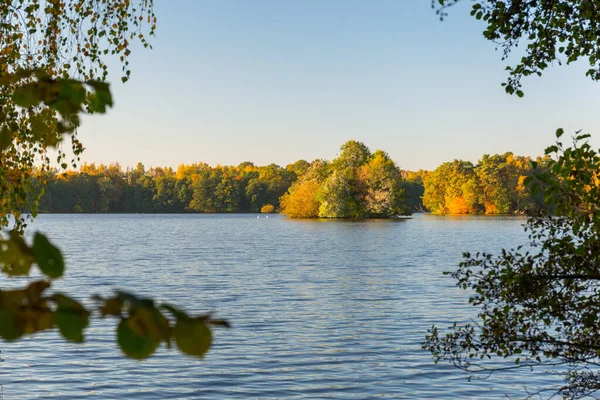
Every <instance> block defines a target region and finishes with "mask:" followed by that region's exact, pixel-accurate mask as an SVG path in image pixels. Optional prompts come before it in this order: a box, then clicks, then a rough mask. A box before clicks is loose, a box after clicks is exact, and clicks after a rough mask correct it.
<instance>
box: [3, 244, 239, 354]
mask: <svg viewBox="0 0 600 400" xmlns="http://www.w3.org/2000/svg"><path fill="white" fill-rule="evenodd" d="M34 263H35V264H37V265H38V267H39V269H40V270H41V272H42V273H43V274H44V275H46V276H47V278H48V279H47V280H37V281H34V282H31V283H30V284H29V285H28V286H27V287H25V288H24V289H14V290H0V337H1V338H3V339H5V340H8V341H11V340H16V339H19V338H20V337H21V336H23V335H28V334H34V333H36V332H40V331H45V330H50V329H53V328H55V327H56V328H58V330H59V331H60V333H61V335H62V336H63V337H64V338H65V339H66V340H68V341H70V342H77V343H79V342H83V341H84V336H83V331H84V329H85V328H86V327H87V326H88V325H89V320H90V317H91V316H92V315H93V312H94V311H96V312H97V313H98V314H99V315H100V316H101V317H103V318H104V317H106V316H113V317H116V318H117V319H118V320H119V324H118V327H117V342H118V344H119V347H120V348H121V350H122V351H123V353H124V354H125V355H127V356H128V357H131V358H136V359H143V358H146V357H148V356H150V355H151V354H152V353H153V352H154V351H155V350H156V348H157V347H158V346H159V344H160V343H161V342H164V343H165V344H166V346H167V347H168V348H170V347H171V341H172V340H173V339H174V340H175V342H176V344H177V347H178V348H179V349H180V350H181V351H182V352H184V353H186V354H189V355H192V356H198V357H201V356H203V355H204V354H205V353H206V351H208V349H209V347H210V345H211V342H212V332H211V330H210V326H225V327H228V326H229V324H228V323H227V322H226V321H223V320H217V319H213V318H212V317H211V315H210V314H207V315H200V316H197V317H191V316H189V315H188V314H186V313H185V312H183V311H181V310H179V309H177V308H176V307H174V306H172V305H169V304H160V305H156V304H155V302H154V301H153V300H151V299H143V298H140V297H136V296H134V295H133V294H131V293H127V292H122V291H117V292H116V293H115V295H114V296H112V297H108V298H103V297H100V296H95V297H94V300H95V303H96V304H97V308H96V309H95V310H94V311H93V310H89V309H87V308H86V307H84V306H83V305H82V304H81V303H80V302H79V301H77V300H75V299H73V298H71V297H69V296H67V295H66V294H63V293H52V294H49V293H48V289H49V288H50V287H51V285H52V279H56V278H60V277H61V276H62V275H63V272H64V268H65V266H64V261H63V258H62V255H61V253H60V251H59V250H58V249H57V248H56V247H55V246H54V245H52V244H51V243H50V242H49V241H48V239H47V238H46V237H45V236H44V235H42V234H40V233H36V234H35V237H34V240H33V245H32V246H31V247H29V246H28V245H27V244H26V243H25V242H24V241H23V238H22V237H21V236H19V235H18V234H15V233H12V234H11V237H10V238H9V239H7V240H2V241H0V267H1V268H2V272H4V273H6V274H7V275H9V276H20V275H25V276H26V275H28V274H29V272H30V271H31V267H32V265H33V264H34ZM163 311H167V312H168V313H169V314H170V317H171V318H167V317H166V316H165V314H164V313H163ZM173 321H174V323H173Z"/></svg>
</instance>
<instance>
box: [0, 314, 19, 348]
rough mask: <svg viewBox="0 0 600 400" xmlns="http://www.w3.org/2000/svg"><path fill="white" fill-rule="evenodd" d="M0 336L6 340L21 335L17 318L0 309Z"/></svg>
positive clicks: (14, 338)
mask: <svg viewBox="0 0 600 400" xmlns="http://www.w3.org/2000/svg"><path fill="white" fill-rule="evenodd" d="M0 337H1V338H2V339H4V340H7V341H11V340H16V339H18V338H20V337H21V331H20V330H19V328H18V327H17V319H16V318H15V316H14V315H13V314H11V313H9V312H8V311H5V310H0Z"/></svg>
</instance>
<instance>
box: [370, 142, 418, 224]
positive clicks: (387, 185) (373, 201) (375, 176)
mask: <svg viewBox="0 0 600 400" xmlns="http://www.w3.org/2000/svg"><path fill="white" fill-rule="evenodd" d="M360 180H361V181H362V182H363V186H364V187H366V193H365V202H366V213H367V216H368V217H370V218H389V217H393V216H395V215H400V214H405V213H408V209H407V206H406V204H405V196H404V189H403V187H402V177H401V173H400V169H399V168H398V166H396V163H394V161H392V160H391V159H390V157H389V156H388V154H387V153H386V152H384V151H382V150H377V151H376V152H375V153H373V155H372V156H371V158H370V159H369V162H368V163H366V164H365V165H363V166H362V168H361V171H360Z"/></svg>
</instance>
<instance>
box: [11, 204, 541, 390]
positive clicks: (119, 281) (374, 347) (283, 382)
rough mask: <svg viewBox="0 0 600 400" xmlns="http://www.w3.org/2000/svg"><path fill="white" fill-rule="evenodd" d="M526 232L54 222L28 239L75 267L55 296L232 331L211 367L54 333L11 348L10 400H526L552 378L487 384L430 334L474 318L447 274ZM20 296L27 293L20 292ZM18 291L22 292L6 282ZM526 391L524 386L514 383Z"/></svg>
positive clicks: (51, 218) (275, 220)
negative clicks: (135, 304) (168, 306)
mask: <svg viewBox="0 0 600 400" xmlns="http://www.w3.org/2000/svg"><path fill="white" fill-rule="evenodd" d="M523 222H524V220H523V219H516V218H488V217H484V218H477V217H475V218H474V217H432V216H423V215H417V216H415V218H413V219H410V220H394V221H389V220H388V221H383V220H367V221H354V222H352V223H346V222H339V221H322V220H289V219H286V218H280V217H278V216H270V217H269V218H268V219H267V218H264V216H261V218H256V215H42V216H41V217H39V219H38V220H37V221H36V222H35V223H34V224H33V226H32V230H35V229H39V230H42V231H44V232H46V233H47V234H48V235H49V236H50V238H52V239H53V240H54V241H55V242H56V243H58V244H60V245H61V247H62V249H63V251H64V253H65V255H66V258H67V262H68V268H67V277H66V278H65V279H63V280H61V281H60V282H58V283H57V285H56V286H57V287H58V289H66V290H72V291H75V290H77V291H78V292H79V293H89V295H91V294H93V293H101V294H103V293H108V292H109V291H110V290H111V289H114V288H121V289H125V290H131V291H134V292H135V293H138V294H140V295H148V296H152V297H154V298H157V299H159V300H163V301H169V302H173V303H176V304H179V305H181V306H183V307H185V308H187V309H188V310H189V311H191V312H205V311H216V312H217V315H218V316H220V317H224V318H227V319H228V320H230V321H231V322H232V324H233V329H232V330H229V331H217V334H216V341H215V342H216V343H215V345H214V347H213V349H212V350H211V351H210V353H209V354H208V356H207V357H206V358H204V359H203V360H196V359H192V358H188V357H186V356H184V355H181V354H179V353H177V352H176V351H175V350H171V351H167V350H165V349H161V350H160V351H158V353H157V354H156V355H155V356H153V357H152V358H150V359H148V360H146V361H143V362H137V361H132V360H126V359H124V358H123V357H122V356H121V354H120V353H119V350H118V349H117V348H116V344H115V338H114V336H115V335H114V321H111V320H106V321H94V324H93V326H92V328H91V329H89V330H88V333H87V342H86V343H85V344H84V345H74V344H67V343H64V342H63V341H62V340H60V338H59V337H58V335H57V334H56V333H55V332H49V333H44V334H42V335H39V336H37V337H35V338H34V339H31V338H28V339H25V340H21V341H19V342H16V343H10V344H2V345H1V346H2V350H3V357H4V358H5V362H4V363H2V364H0V371H1V374H0V384H2V385H3V386H4V392H5V396H6V398H7V399H15V398H23V399H29V398H36V397H39V398H44V399H76V398H84V397H85V398H88V397H92V398H94V397H95V398H99V399H100V398H102V399H106V398H115V399H121V398H128V399H129V398H130V399H171V398H202V399H213V398H224V399H235V398H244V399H255V398H260V399H279V398H286V399H315V398H323V399H327V398H336V399H366V398H374V397H383V398H388V397H389V398H410V399H416V398H419V399H443V398H446V399H456V398H490V399H492V398H494V399H497V398H501V397H503V394H504V393H508V394H511V395H512V396H518V395H522V394H523V392H522V391H521V386H522V385H520V384H518V382H521V383H527V384H528V385H530V386H532V387H533V388H535V386H536V385H539V384H542V383H543V379H549V378H548V377H544V376H542V375H531V376H524V377H519V376H514V375H513V376H510V375H503V376H501V377H498V378H497V379H488V380H477V381H476V382H471V383H468V382H467V381H466V377H465V376H464V375H463V374H461V373H460V372H459V371H458V370H455V369H454V368H452V367H451V366H448V365H435V364H433V362H432V360H431V357H430V356H429V354H428V353H426V352H423V351H422V350H420V342H421V341H422V340H423V337H424V335H425V332H426V331H427V329H428V328H429V327H430V326H431V325H432V324H445V323H449V322H450V321H453V320H467V319H469V318H470V317H471V316H473V310H471V309H469V307H467V306H466V305H465V304H466V302H465V299H466V293H465V292H463V291H460V290H458V289H456V288H455V287H454V286H453V282H452V280H451V279H450V278H448V277H446V276H444V275H442V271H445V270H450V269H453V268H454V267H455V266H456V265H457V263H458V262H459V260H460V255H461V253H462V252H463V251H472V252H473V251H480V250H498V249H500V248H501V247H511V246H516V245H518V244H520V243H521V242H523V241H524V239H525V237H526V236H525V234H524V233H523V231H522V229H521V224H522V223H523ZM16 283H18V282H16ZM9 284H11V283H10V282H9ZM515 382H517V383H515Z"/></svg>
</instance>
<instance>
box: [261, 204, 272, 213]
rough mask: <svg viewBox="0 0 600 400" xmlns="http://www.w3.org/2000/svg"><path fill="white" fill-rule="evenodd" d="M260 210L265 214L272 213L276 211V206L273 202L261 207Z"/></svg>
mask: <svg viewBox="0 0 600 400" xmlns="http://www.w3.org/2000/svg"><path fill="white" fill-rule="evenodd" d="M260 212H261V213H263V214H271V213H274V212H275V206H274V205H273V204H265V205H264V206H262V207H261V208H260Z"/></svg>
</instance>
